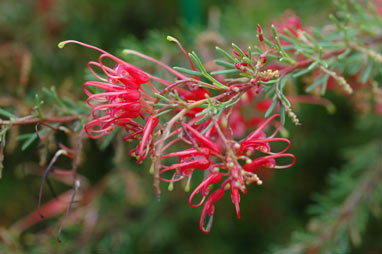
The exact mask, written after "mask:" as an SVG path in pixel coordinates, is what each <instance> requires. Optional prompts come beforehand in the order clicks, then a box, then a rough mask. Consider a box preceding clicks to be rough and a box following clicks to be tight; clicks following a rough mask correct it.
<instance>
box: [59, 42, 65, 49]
mask: <svg viewBox="0 0 382 254" xmlns="http://www.w3.org/2000/svg"><path fill="white" fill-rule="evenodd" d="M65 45H66V42H64V41H62V42H60V43H58V45H57V46H58V47H59V48H60V49H62V48H63V47H65Z"/></svg>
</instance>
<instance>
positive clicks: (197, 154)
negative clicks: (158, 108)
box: [160, 114, 295, 233]
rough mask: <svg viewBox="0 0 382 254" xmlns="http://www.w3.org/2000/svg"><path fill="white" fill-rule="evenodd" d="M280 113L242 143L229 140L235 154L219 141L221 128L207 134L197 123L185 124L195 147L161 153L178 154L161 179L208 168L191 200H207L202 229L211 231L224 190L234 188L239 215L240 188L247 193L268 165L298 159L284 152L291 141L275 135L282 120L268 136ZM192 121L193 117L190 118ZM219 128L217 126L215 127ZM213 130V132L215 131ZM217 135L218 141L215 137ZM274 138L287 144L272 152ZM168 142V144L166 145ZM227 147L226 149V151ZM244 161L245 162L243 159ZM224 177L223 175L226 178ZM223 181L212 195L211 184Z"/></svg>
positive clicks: (275, 166)
mask: <svg viewBox="0 0 382 254" xmlns="http://www.w3.org/2000/svg"><path fill="white" fill-rule="evenodd" d="M276 117H279V115H278V114H276V115H273V116H272V117H270V118H269V119H267V120H266V121H265V122H263V123H262V124H261V125H260V126H259V127H258V129H257V130H255V131H253V132H252V133H250V134H249V135H248V136H247V137H246V138H245V139H243V140H242V141H241V142H240V143H237V142H235V141H234V140H230V141H228V143H230V144H231V147H230V149H232V150H231V151H234V154H229V153H228V152H227V150H226V149H222V148H221V147H220V146H219V145H217V144H220V143H221V142H219V136H218V135H217V132H218V130H212V131H210V132H208V133H207V134H201V133H200V132H199V130H198V129H203V127H204V126H199V125H194V127H192V126H191V125H189V124H186V125H185V127H186V129H187V130H188V131H189V134H190V135H189V139H188V140H185V141H186V142H189V143H191V144H194V145H193V147H192V148H189V149H186V150H183V151H180V152H173V153H168V154H166V155H163V156H162V159H166V158H170V157H178V159H179V163H177V164H172V165H170V166H165V165H162V170H161V172H160V176H161V180H163V181H167V182H170V186H172V183H174V182H177V181H180V180H182V179H184V178H187V177H188V178H189V179H188V182H190V180H191V177H192V175H193V173H194V171H195V170H196V169H200V170H207V175H208V176H207V177H206V178H205V179H204V180H203V181H202V182H201V183H200V184H199V186H198V187H196V188H195V190H194V191H193V192H192V194H191V195H190V198H189V204H190V206H192V207H198V206H201V205H202V204H203V203H204V206H203V210H202V215H201V218H200V229H201V230H202V231H203V232H204V233H208V232H209V231H210V229H211V226H212V220H213V215H214V212H215V206H214V204H215V203H216V202H217V201H219V200H220V199H222V198H223V196H224V193H225V191H227V190H229V191H231V199H232V202H233V203H234V205H235V207H236V212H237V216H238V217H239V218H240V207H239V203H240V192H242V193H244V194H245V193H246V192H247V191H246V185H248V184H251V183H254V182H257V183H258V184H261V183H262V181H261V180H260V179H259V177H258V176H257V175H256V170H257V169H259V168H262V167H265V168H287V167H291V166H293V165H294V163H295V156H294V155H293V154H289V153H285V152H286V151H287V150H288V149H289V147H290V141H289V140H288V139H285V138H276V137H275V135H276V134H277V133H278V131H279V129H280V126H281V124H280V123H279V124H278V125H277V127H276V130H275V131H274V132H273V134H272V135H270V136H268V137H267V136H266V134H265V133H264V129H265V128H266V127H268V125H269V124H270V123H271V122H272V121H273V120H274V119H275V118H276ZM191 122H193V121H191ZM215 128H218V127H215ZM212 134H214V135H212ZM212 139H214V140H215V142H214V141H213V140H212ZM177 141H179V139H175V140H174V142H171V144H174V143H176V142H177ZM272 142H285V143H286V144H287V146H286V147H285V148H284V149H283V150H282V151H280V152H272V151H271V146H270V144H271V143H272ZM167 148H169V146H167V147H166V149H167ZM224 150H225V151H224ZM284 157H286V158H292V162H291V163H290V164H288V165H278V163H277V162H276V159H278V158H284ZM241 160H243V161H244V165H243V166H242V163H240V161H241ZM169 171H172V174H171V175H170V177H169V178H164V176H163V175H164V174H166V173H167V172H169ZM223 178H224V179H223ZM214 184H220V187H219V188H217V189H216V190H215V191H214V192H213V193H212V194H211V195H209V194H210V191H211V189H212V185H214ZM196 194H200V195H201V196H202V198H201V201H200V202H199V203H194V201H193V200H194V198H195V196H196Z"/></svg>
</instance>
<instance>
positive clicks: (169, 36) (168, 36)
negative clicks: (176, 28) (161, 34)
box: [167, 35, 176, 41]
mask: <svg viewBox="0 0 382 254" xmlns="http://www.w3.org/2000/svg"><path fill="white" fill-rule="evenodd" d="M167 40H168V41H176V39H175V38H174V37H172V36H171V35H167Z"/></svg>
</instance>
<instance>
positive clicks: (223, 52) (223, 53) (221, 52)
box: [216, 47, 238, 63]
mask: <svg viewBox="0 0 382 254" xmlns="http://www.w3.org/2000/svg"><path fill="white" fill-rule="evenodd" d="M216 50H217V51H218V52H219V53H220V54H221V55H223V56H224V57H226V58H227V59H228V60H230V61H231V62H232V63H236V62H238V60H235V59H234V58H233V57H232V56H231V55H230V54H228V52H227V51H225V50H224V49H221V48H219V47H216Z"/></svg>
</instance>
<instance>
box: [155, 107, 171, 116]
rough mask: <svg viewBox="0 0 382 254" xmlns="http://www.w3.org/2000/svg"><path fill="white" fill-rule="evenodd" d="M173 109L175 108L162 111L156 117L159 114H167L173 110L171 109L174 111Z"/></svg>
mask: <svg viewBox="0 0 382 254" xmlns="http://www.w3.org/2000/svg"><path fill="white" fill-rule="evenodd" d="M173 110H174V109H173V108H170V109H166V110H165V111H162V112H160V113H158V114H156V115H155V116H154V117H158V116H162V115H165V114H167V113H168V112H171V111H173Z"/></svg>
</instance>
